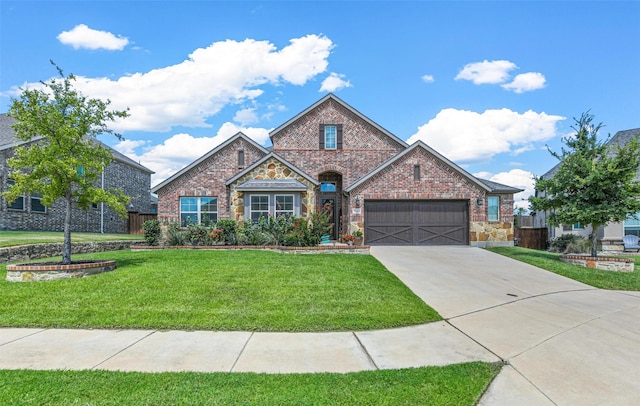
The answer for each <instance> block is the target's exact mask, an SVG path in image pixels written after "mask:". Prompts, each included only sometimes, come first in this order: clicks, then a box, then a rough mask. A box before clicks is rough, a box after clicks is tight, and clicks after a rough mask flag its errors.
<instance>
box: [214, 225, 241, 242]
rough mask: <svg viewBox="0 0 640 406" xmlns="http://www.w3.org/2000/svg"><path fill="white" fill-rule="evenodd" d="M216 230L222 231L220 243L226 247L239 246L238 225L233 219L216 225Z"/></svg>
mask: <svg viewBox="0 0 640 406" xmlns="http://www.w3.org/2000/svg"><path fill="white" fill-rule="evenodd" d="M216 229H218V230H222V235H221V237H220V239H219V240H218V241H220V242H222V243H224V244H225V245H236V244H238V236H237V235H236V234H237V229H238V223H237V222H236V221H235V220H233V219H221V220H218V222H217V223H216Z"/></svg>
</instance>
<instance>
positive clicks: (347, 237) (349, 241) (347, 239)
mask: <svg viewBox="0 0 640 406" xmlns="http://www.w3.org/2000/svg"><path fill="white" fill-rule="evenodd" d="M355 240H356V237H355V236H354V235H353V234H345V235H343V236H342V241H344V242H346V243H347V244H349V245H353V243H354V241H355Z"/></svg>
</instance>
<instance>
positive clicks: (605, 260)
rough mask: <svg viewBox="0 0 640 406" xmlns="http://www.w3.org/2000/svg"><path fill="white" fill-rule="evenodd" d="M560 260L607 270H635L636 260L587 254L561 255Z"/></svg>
mask: <svg viewBox="0 0 640 406" xmlns="http://www.w3.org/2000/svg"><path fill="white" fill-rule="evenodd" d="M560 261H562V262H566V263H568V264H572V265H578V266H584V267H586V268H594V269H602V270H605V271H618V272H633V271H634V267H635V265H634V261H633V259H631V258H611V257H597V258H596V257H591V256H587V255H569V254H565V255H561V256H560Z"/></svg>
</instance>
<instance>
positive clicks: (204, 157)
mask: <svg viewBox="0 0 640 406" xmlns="http://www.w3.org/2000/svg"><path fill="white" fill-rule="evenodd" d="M239 138H242V139H243V140H245V141H246V142H248V143H250V144H251V145H253V146H255V147H256V148H258V149H259V150H260V151H262V152H264V153H265V154H267V153H268V151H267V150H266V149H265V148H264V147H263V146H261V145H260V144H258V143H257V142H255V141H254V140H252V139H251V138H249V137H247V136H246V135H244V134H243V133H242V132H238V133H236V134H235V135H234V136H233V137H230V138H229V139H228V140H226V141H225V142H223V143H222V144H220V145H218V146H217V147H215V148H213V149H212V150H211V151H209V152H207V153H206V154H204V155H202V156H201V157H200V158H198V159H196V160H195V161H193V162H191V163H190V164H189V165H187V166H185V167H184V168H182V169H180V170H179V171H178V172H176V173H175V174H173V176H171V177H169V178H167V179H165V180H164V181H162V182H160V183H159V184H157V185H156V186H154V187H153V188H151V191H152V192H154V193H156V192H157V191H158V190H160V189H162V188H163V187H165V186H167V185H168V184H169V183H171V182H173V181H174V180H176V179H177V178H179V177H180V176H182V175H183V174H185V173H186V172H188V171H190V170H191V169H192V168H194V167H196V166H198V165H199V164H200V163H201V162H203V161H205V160H207V159H208V158H209V157H211V156H213V155H215V154H217V153H218V152H220V151H222V150H223V149H225V148H226V147H227V146H229V145H231V144H232V143H233V142H235V141H236V140H238V139H239Z"/></svg>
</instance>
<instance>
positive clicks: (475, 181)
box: [345, 141, 492, 192]
mask: <svg viewBox="0 0 640 406" xmlns="http://www.w3.org/2000/svg"><path fill="white" fill-rule="evenodd" d="M417 148H422V149H424V150H425V151H427V152H429V153H430V154H432V155H433V156H435V157H436V158H437V159H439V160H440V161H442V162H444V163H445V164H446V165H447V166H449V167H450V168H451V169H453V170H454V171H456V172H457V173H459V174H460V175H462V176H463V177H465V178H467V179H469V180H470V181H471V182H472V183H473V184H475V185H476V186H478V187H479V188H480V189H483V190H485V191H487V192H491V191H492V188H491V187H490V186H488V185H487V184H485V183H483V182H481V181H480V180H479V179H478V178H476V177H475V176H473V175H471V174H470V173H469V172H467V171H465V170H464V169H462V168H461V167H459V166H458V165H456V164H455V163H453V162H451V161H449V160H448V159H447V158H445V157H444V156H442V155H440V153H438V152H437V151H436V150H434V149H433V148H431V147H430V146H428V145H427V144H425V143H423V142H422V141H416V142H415V143H413V144H412V145H411V146H410V147H409V148H407V149H405V150H404V151H402V152H401V153H399V154H398V155H396V156H395V157H393V158H391V159H390V160H388V161H386V162H385V163H383V164H382V165H380V166H378V167H377V168H375V169H374V170H373V171H371V172H369V173H368V174H366V175H365V176H363V177H362V178H360V179H358V180H357V181H356V182H354V183H353V184H352V185H351V186H349V187H347V188H346V189H345V192H351V191H352V190H354V189H356V188H357V187H358V186H361V185H362V184H364V183H365V182H367V181H368V180H369V179H371V178H373V177H374V176H376V175H377V174H378V173H380V172H381V171H383V170H384V169H385V168H387V167H388V166H390V165H392V164H394V163H395V162H398V161H400V160H402V159H403V158H404V157H405V156H406V155H408V154H410V153H411V152H412V151H414V150H415V149H417Z"/></svg>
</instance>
